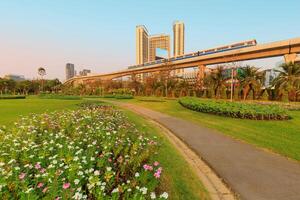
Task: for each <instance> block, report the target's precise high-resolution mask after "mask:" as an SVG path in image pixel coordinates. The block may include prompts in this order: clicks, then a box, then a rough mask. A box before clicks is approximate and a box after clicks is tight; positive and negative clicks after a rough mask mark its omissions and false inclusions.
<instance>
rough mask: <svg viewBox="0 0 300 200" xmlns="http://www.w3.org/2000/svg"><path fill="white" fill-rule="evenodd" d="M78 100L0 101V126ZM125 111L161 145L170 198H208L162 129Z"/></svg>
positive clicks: (72, 105)
mask: <svg viewBox="0 0 300 200" xmlns="http://www.w3.org/2000/svg"><path fill="white" fill-rule="evenodd" d="M93 100H95V99H93ZM80 102H82V100H57V99H39V98H36V97H30V98H27V99H20V100H1V101H0V125H6V126H10V125H11V124H13V122H15V121H16V120H17V119H18V118H19V117H20V116H25V115H28V114H30V113H44V112H51V111H54V110H61V109H76V107H77V106H76V105H77V104H79V103H80ZM124 112H125V114H126V115H127V116H128V118H129V119H130V120H131V121H132V122H133V123H135V124H136V126H137V128H138V129H139V130H141V131H144V132H146V133H147V134H152V135H156V136H157V137H159V141H160V142H161V147H160V148H159V152H158V154H157V160H158V161H159V162H160V163H161V164H162V166H163V168H164V176H163V179H162V184H161V186H162V188H161V189H162V190H163V191H167V192H168V193H169V196H170V199H175V200H177V199H178V200H179V199H202V200H203V199H210V198H209V195H208V193H207V191H206V190H205V188H204V187H203V185H202V183H201V181H200V180H199V179H198V177H197V176H196V175H195V173H194V172H193V170H192V169H191V168H190V166H189V165H188V163H187V162H186V161H185V160H184V159H183V157H182V156H181V155H180V153H179V152H178V151H177V150H176V148H175V147H174V146H173V145H172V144H171V143H170V142H169V141H168V139H167V138H166V137H165V136H164V135H163V133H162V132H161V130H160V129H159V128H158V127H156V126H154V125H153V124H151V123H150V122H148V121H147V120H146V119H144V118H142V117H140V116H138V115H136V114H134V113H132V112H130V111H127V110H125V111H124Z"/></svg>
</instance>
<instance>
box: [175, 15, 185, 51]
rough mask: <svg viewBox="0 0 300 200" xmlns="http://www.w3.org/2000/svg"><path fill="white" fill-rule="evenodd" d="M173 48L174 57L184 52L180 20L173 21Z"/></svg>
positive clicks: (182, 26) (182, 25)
mask: <svg viewBox="0 0 300 200" xmlns="http://www.w3.org/2000/svg"><path fill="white" fill-rule="evenodd" d="M173 48H174V52H173V53H174V56H175V57H176V56H181V55H183V54H184V23H183V22H180V21H175V22H174V23H173Z"/></svg>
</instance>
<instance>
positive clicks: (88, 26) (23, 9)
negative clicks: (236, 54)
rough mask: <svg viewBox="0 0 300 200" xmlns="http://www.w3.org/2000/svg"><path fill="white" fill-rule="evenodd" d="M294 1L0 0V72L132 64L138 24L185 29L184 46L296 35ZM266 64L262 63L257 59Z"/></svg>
mask: <svg viewBox="0 0 300 200" xmlns="http://www.w3.org/2000/svg"><path fill="white" fill-rule="evenodd" d="M299 9H300V1H299V0H285V1H279V0H252V1H238V0H206V1H203V0H180V1H179V0H152V1H150V0H147V1H146V0H115V1H113V0H48V1H47V0H0V30H1V31H0V36H1V37H0V76H2V75H4V74H9V73H14V74H23V75H25V76H26V77H27V78H33V77H36V70H37V68H38V67H40V66H46V70H47V74H48V75H47V76H48V78H53V77H59V78H61V79H63V78H64V67H65V64H66V63H67V62H71V63H74V64H75V67H76V68H77V70H78V71H79V70H80V69H82V68H84V67H85V68H90V69H92V71H93V72H98V73H102V72H110V71H113V70H119V69H123V68H125V66H127V65H131V64H135V26H136V25H138V24H144V25H146V27H147V28H148V30H149V32H150V34H155V33H168V34H171V35H172V22H173V21H174V20H182V21H184V23H185V27H186V39H185V41H186V45H185V47H186V49H185V50H186V52H191V51H196V50H200V49H204V48H210V47H214V46H216V45H222V44H228V43H232V42H235V41H240V40H246V39H252V38H256V39H257V40H258V42H259V43H263V42H271V41H277V40H284V39H289V38H293V37H300V26H299V22H300V20H299V19H300V11H299ZM260 64H262V65H264V64H266V62H265V63H264V62H260Z"/></svg>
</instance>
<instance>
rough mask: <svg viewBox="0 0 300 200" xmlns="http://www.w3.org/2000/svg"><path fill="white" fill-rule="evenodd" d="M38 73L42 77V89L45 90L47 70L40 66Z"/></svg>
mask: <svg viewBox="0 0 300 200" xmlns="http://www.w3.org/2000/svg"><path fill="white" fill-rule="evenodd" d="M38 74H39V75H40V76H41V77H42V86H41V87H42V91H43V90H44V76H45V75H46V70H45V68H43V67H40V68H38Z"/></svg>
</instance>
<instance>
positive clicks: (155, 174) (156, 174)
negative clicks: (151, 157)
mask: <svg viewBox="0 0 300 200" xmlns="http://www.w3.org/2000/svg"><path fill="white" fill-rule="evenodd" d="M161 171H162V168H161V167H160V168H158V169H157V170H156V172H155V173H154V177H155V178H160V175H161Z"/></svg>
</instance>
